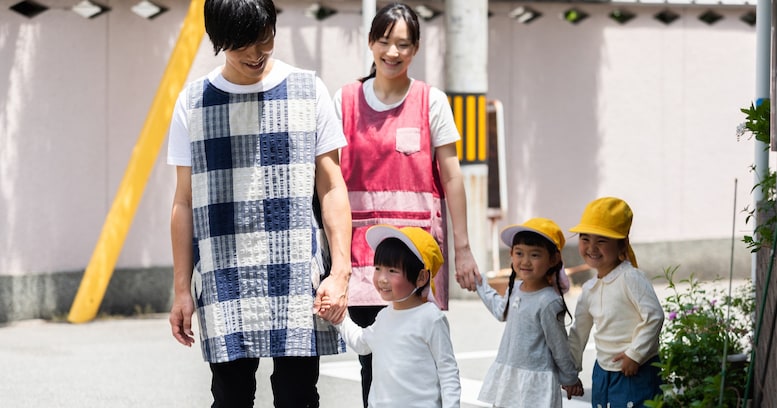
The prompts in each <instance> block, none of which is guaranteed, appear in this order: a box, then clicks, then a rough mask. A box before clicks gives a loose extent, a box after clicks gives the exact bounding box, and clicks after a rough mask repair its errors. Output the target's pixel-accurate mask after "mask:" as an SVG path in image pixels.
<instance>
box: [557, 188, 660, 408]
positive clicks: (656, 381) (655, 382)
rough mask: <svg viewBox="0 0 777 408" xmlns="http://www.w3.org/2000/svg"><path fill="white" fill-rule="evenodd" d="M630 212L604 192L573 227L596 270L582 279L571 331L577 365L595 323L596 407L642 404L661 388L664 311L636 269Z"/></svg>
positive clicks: (584, 254) (593, 399)
mask: <svg viewBox="0 0 777 408" xmlns="http://www.w3.org/2000/svg"><path fill="white" fill-rule="evenodd" d="M632 218H633V214H632V211H631V208H630V207H629V205H628V204H626V202H625V201H623V200H621V199H619V198H615V197H603V198H599V199H596V200H594V201H592V202H591V203H589V204H588V206H586V208H585V211H584V212H583V215H582V217H581V218H580V223H579V224H578V225H576V226H575V227H574V228H571V229H570V231H571V232H577V233H579V234H580V237H579V245H578V250H579V252H580V256H581V257H582V258H583V260H584V261H585V263H586V264H588V266H590V267H591V268H593V269H595V270H596V272H597V275H596V277H595V278H592V279H591V280H589V281H588V282H586V283H584V284H583V290H582V293H581V294H580V297H579V298H578V301H577V307H576V308H575V320H574V323H573V325H572V328H571V329H570V331H569V348H570V349H571V350H572V354H573V355H574V357H575V362H576V364H577V367H578V370H580V369H581V366H582V359H583V350H584V349H585V345H586V343H588V336H589V334H590V333H591V328H592V327H593V325H594V323H595V324H596V331H595V333H594V342H595V344H596V362H595V363H594V369H593V374H592V380H593V381H592V383H593V386H592V392H591V404H592V406H594V407H598V406H601V407H641V406H643V401H645V400H650V399H652V398H653V397H654V396H655V395H657V394H659V393H660V392H661V389H660V385H661V378H660V376H659V374H660V371H659V369H658V368H657V367H655V366H654V365H653V363H655V362H657V361H658V338H659V334H660V333H661V327H662V326H663V323H664V312H663V310H662V309H661V304H660V303H659V301H658V297H657V296H656V292H655V290H654V289H653V285H652V284H651V283H650V281H649V280H648V278H647V277H645V275H644V274H643V273H642V271H640V270H638V269H637V258H636V256H635V255H634V251H633V250H632V249H631V245H630V244H629V231H630V229H631V221H632Z"/></svg>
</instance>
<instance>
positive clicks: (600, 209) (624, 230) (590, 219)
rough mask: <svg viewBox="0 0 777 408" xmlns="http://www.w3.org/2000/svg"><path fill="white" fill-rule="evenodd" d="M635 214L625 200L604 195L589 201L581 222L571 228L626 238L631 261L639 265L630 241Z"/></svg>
mask: <svg viewBox="0 0 777 408" xmlns="http://www.w3.org/2000/svg"><path fill="white" fill-rule="evenodd" d="M633 218H634V214H633V213H632V212H631V208H630V207H629V205H628V204H626V202H625V201H623V200H621V199H620V198H616V197H602V198H597V199H596V200H594V201H591V202H590V203H588V205H587V206H586V207H585V210H584V211H583V215H582V216H581V217H580V223H579V224H577V225H576V226H574V227H572V228H570V229H569V231H570V232H577V233H579V234H591V235H599V236H602V237H607V238H614V239H626V240H627V241H626V250H627V252H628V257H629V261H630V262H631V264H632V265H634V267H635V268H636V267H637V257H636V256H635V255H634V250H633V249H632V248H631V244H630V243H629V242H628V237H629V231H630V230H631V220H632V219H633Z"/></svg>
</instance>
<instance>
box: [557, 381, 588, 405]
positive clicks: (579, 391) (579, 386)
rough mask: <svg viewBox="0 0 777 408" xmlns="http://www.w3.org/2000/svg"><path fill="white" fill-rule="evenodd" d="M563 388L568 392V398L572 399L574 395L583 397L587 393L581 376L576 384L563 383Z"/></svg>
mask: <svg viewBox="0 0 777 408" xmlns="http://www.w3.org/2000/svg"><path fill="white" fill-rule="evenodd" d="M561 388H562V389H564V391H566V392H567V399H568V400H571V399H572V397H582V396H583V394H585V391H584V390H583V382H582V381H580V379H579V378H578V379H577V382H576V383H575V384H574V385H562V386H561Z"/></svg>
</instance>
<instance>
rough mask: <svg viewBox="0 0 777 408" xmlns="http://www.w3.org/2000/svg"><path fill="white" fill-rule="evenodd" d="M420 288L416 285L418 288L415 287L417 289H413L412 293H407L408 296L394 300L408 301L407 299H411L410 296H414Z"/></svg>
mask: <svg viewBox="0 0 777 408" xmlns="http://www.w3.org/2000/svg"><path fill="white" fill-rule="evenodd" d="M418 289H420V288H419V287H418V286H416V288H415V289H413V290H412V291H411V292H410V294H409V295H407V296H405V297H403V298H402V299H399V300H394V301H393V302H404V301H406V300H407V299H409V298H410V296H413V295H415V293H416V292H418Z"/></svg>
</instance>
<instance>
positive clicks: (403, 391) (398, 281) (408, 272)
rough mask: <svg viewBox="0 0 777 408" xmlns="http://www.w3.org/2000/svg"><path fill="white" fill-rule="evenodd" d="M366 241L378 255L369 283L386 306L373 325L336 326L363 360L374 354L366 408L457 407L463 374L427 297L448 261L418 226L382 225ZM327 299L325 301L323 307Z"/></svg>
mask: <svg viewBox="0 0 777 408" xmlns="http://www.w3.org/2000/svg"><path fill="white" fill-rule="evenodd" d="M366 239H367V242H368V243H369V245H370V247H372V248H374V250H375V258H374V264H375V273H374V274H373V278H372V283H373V285H374V288H375V289H376V290H377V293H379V294H380V297H381V299H383V300H385V301H386V302H389V306H388V307H386V308H384V309H382V310H381V311H380V312H379V313H378V315H377V317H376V319H375V323H373V324H371V325H370V326H367V327H365V328H362V327H360V326H358V325H357V324H356V323H354V322H353V321H352V320H351V319H350V317H348V316H346V318H345V320H344V321H343V322H342V323H340V324H339V325H338V326H337V328H338V330H340V333H341V334H342V335H343V338H344V339H345V341H346V343H347V344H348V346H349V347H351V348H352V349H353V350H354V351H356V352H357V353H358V354H360V355H365V354H370V353H372V356H373V357H372V364H373V367H374V368H375V369H374V371H373V380H372V387H371V389H370V392H369V397H368V406H369V407H374V408H379V407H391V408H395V407H402V408H411V407H418V408H431V407H444V408H451V407H459V406H460V402H459V401H460V395H461V385H460V383H459V369H458V366H457V364H456V357H455V356H454V354H453V346H452V344H451V338H450V328H449V325H448V319H447V318H446V317H445V315H444V314H443V313H442V311H440V309H439V308H438V307H437V305H435V304H434V303H432V302H428V301H427V299H426V296H424V294H423V292H424V290H425V289H426V288H427V287H428V286H429V282H430V280H431V279H433V278H434V275H435V274H436V273H437V270H438V269H440V265H442V263H443V256H442V252H441V251H440V247H439V246H438V245H437V242H436V241H435V240H434V238H433V237H432V236H431V235H430V234H429V233H428V232H426V231H424V230H423V229H421V228H418V227H405V228H401V229H399V228H396V227H393V226H389V225H377V226H373V227H371V228H370V229H369V230H367V233H366ZM328 302H329V299H324V305H323V306H322V309H324V310H325V309H326V307H327V304H328Z"/></svg>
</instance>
